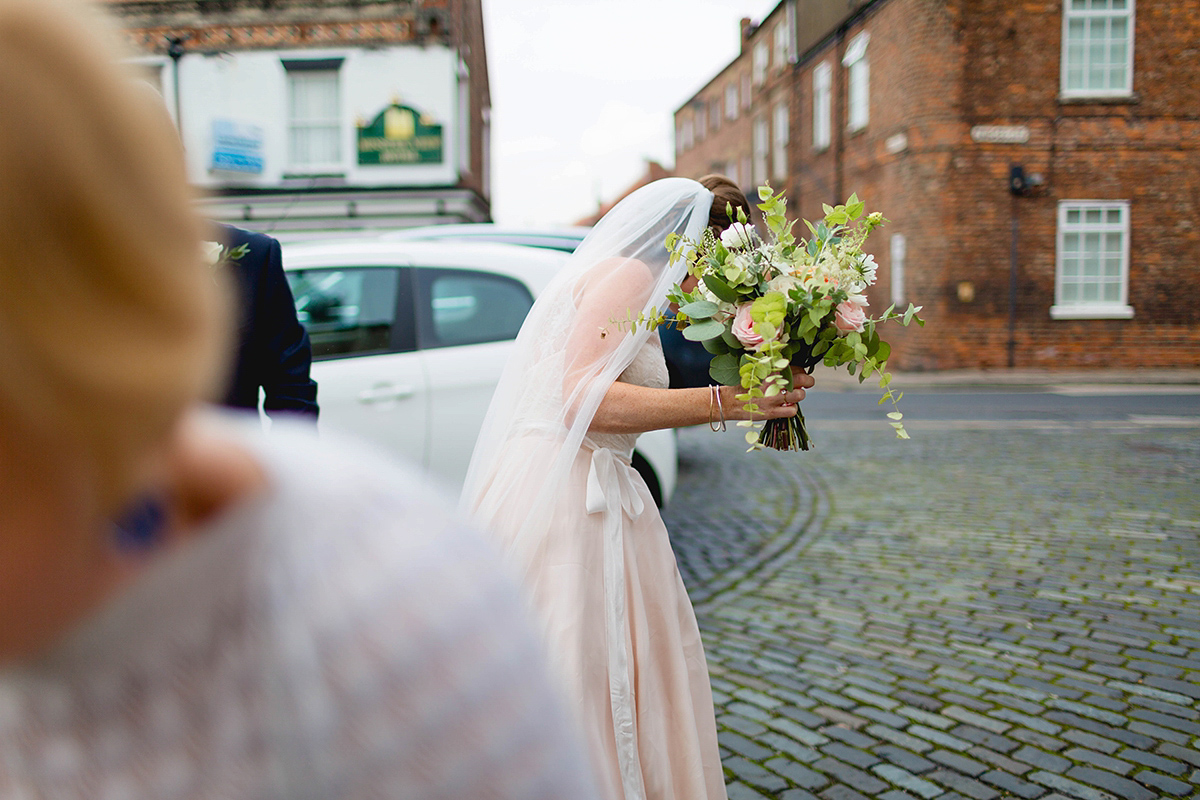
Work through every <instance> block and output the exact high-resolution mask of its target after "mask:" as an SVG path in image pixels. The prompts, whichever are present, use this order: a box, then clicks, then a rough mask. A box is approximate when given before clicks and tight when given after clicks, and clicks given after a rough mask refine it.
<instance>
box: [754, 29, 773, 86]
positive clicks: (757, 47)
mask: <svg viewBox="0 0 1200 800" xmlns="http://www.w3.org/2000/svg"><path fill="white" fill-rule="evenodd" d="M770 60H771V51H770V49H768V47H767V42H766V40H765V39H763V40H761V41H758V42H755V43H754V56H753V62H752V66H751V71H750V80H751V82H752V83H753V84H754V85H755V86H762V84H763V81H765V80H766V79H767V62H768V61H770Z"/></svg>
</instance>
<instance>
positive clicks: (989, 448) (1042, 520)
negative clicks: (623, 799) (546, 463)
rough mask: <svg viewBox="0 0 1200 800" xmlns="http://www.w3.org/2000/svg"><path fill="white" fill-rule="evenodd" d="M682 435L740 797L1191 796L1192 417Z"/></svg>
mask: <svg viewBox="0 0 1200 800" xmlns="http://www.w3.org/2000/svg"><path fill="white" fill-rule="evenodd" d="M810 427H811V428H812V430H813V434H814V438H815V439H816V442H817V446H818V448H819V449H818V450H815V451H813V452H809V453H802V454H795V453H792V454H786V455H785V454H779V453H774V452H769V453H754V454H744V453H743V451H744V449H745V445H744V443H743V440H742V438H741V434H740V433H739V432H735V430H734V429H733V428H731V429H730V431H729V432H728V433H726V434H713V433H711V432H709V431H708V430H707V429H691V430H684V431H681V432H680V436H679V445H680V468H681V473H680V484H679V489H678V491H677V493H676V495H675V497H674V499H673V500H672V502H671V504H670V505H669V506H668V508H667V509H666V513H665V514H664V516H665V518H666V521H667V526H668V528H669V529H670V531H671V534H672V538H673V542H674V545H675V548H676V552H677V555H678V560H679V564H680V569H681V571H682V573H683V576H684V580H685V582H686V583H687V585H688V588H689V591H690V592H691V594H692V597H693V601H694V603H695V605H696V611H697V615H698V617H699V619H700V627H701V630H702V631H703V634H704V637H705V644H706V647H707V651H708V658H709V666H710V670H711V674H712V682H713V690H714V699H715V701H716V706H717V716H718V725H719V730H720V741H721V745H722V753H721V755H722V758H723V761H724V765H725V768H726V779H727V783H728V786H729V794H730V797H731V798H732V800H744V798H761V797H764V796H765V797H773V798H784V799H785V800H811V798H821V799H822V800H859V799H860V798H880V799H881V800H900V798H909V797H911V798H926V799H927V800H932V799H933V798H939V799H940V800H957V799H958V798H975V799H976V800H989V799H990V798H999V797H1020V798H1045V799H1046V800H1062V799H1063V798H1078V799H1079V800H1105V799H1109V798H1117V799H1118V800H1126V799H1128V800H1146V799H1147V798H1155V797H1193V796H1200V749H1198V745H1200V491H1198V490H1197V472H1198V471H1200V428H1197V427H1194V426H1189V425H1179V426H1175V427H1173V426H1171V425H1170V421H1169V420H1168V421H1166V422H1165V423H1162V426H1161V427H1148V426H1143V425H1138V424H1136V423H1133V422H1131V423H1122V424H1109V425H1088V424H1078V425H1064V424H1047V425H1045V426H1039V425H1037V424H1026V425H1016V424H1014V427H1013V428H1012V429H1004V428H1003V426H1000V425H988V424H980V425H977V426H973V425H970V424H953V423H945V424H941V425H938V424H931V425H929V426H926V427H918V426H916V425H913V426H911V427H910V432H911V434H912V436H913V439H912V441H909V442H901V441H898V440H895V439H893V438H892V437H891V435H890V431H889V429H888V428H887V426H886V423H885V422H884V421H882V413H881V420H880V421H879V422H878V423H875V424H871V425H867V426H863V425H857V424H850V423H847V424H841V425H839V424H838V423H831V424H827V425H825V426H822V425H821V424H820V422H819V421H818V422H814V424H812V425H811V426H810Z"/></svg>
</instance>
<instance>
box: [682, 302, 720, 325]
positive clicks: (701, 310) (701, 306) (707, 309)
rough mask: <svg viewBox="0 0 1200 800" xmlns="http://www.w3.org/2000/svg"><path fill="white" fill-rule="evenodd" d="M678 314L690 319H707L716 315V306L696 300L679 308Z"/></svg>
mask: <svg viewBox="0 0 1200 800" xmlns="http://www.w3.org/2000/svg"><path fill="white" fill-rule="evenodd" d="M679 313H680V314H684V315H686V316H689V317H691V318H692V319H697V320H698V319H708V318H709V317H711V316H712V315H713V314H715V313H717V304H716V303H713V302H710V301H708V300H697V301H695V302H694V303H688V304H687V305H685V306H680V308H679Z"/></svg>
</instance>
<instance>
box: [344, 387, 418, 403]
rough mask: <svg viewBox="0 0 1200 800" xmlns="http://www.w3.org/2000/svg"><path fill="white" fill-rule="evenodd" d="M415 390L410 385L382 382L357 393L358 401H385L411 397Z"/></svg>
mask: <svg viewBox="0 0 1200 800" xmlns="http://www.w3.org/2000/svg"><path fill="white" fill-rule="evenodd" d="M416 393H417V390H416V389H414V388H413V387H411V386H400V385H398V384H395V383H382V384H380V385H378V386H375V387H372V388H370V389H365V390H363V391H361V392H359V393H358V402H360V403H385V402H387V401H389V400H404V399H405V398H408V397H412V396H413V395H414V394H416Z"/></svg>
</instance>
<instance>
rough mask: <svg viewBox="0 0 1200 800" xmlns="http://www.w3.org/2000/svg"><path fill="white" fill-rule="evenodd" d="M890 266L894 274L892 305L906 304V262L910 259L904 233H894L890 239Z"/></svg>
mask: <svg viewBox="0 0 1200 800" xmlns="http://www.w3.org/2000/svg"><path fill="white" fill-rule="evenodd" d="M888 244H889V250H890V253H889V255H890V258H889V265H888V266H889V268H890V270H891V275H892V287H891V288H892V305H894V306H902V305H904V262H905V261H907V260H908V240H907V239H906V238H905V237H904V234H903V233H893V234H892V238H891V240H890V241H889V243H888Z"/></svg>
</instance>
